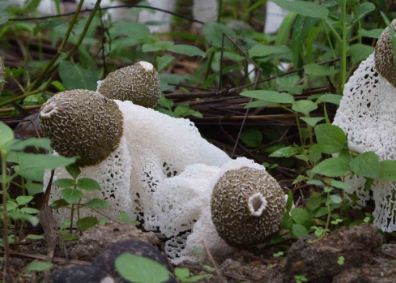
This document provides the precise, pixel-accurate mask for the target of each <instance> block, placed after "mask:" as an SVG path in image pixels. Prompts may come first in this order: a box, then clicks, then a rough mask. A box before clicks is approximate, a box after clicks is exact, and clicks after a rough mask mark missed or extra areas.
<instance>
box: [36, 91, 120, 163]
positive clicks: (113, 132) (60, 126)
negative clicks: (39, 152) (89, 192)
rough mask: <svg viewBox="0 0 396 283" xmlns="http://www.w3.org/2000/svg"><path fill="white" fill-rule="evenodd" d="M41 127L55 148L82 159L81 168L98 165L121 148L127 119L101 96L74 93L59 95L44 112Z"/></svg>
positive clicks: (109, 101)
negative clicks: (120, 144)
mask: <svg viewBox="0 0 396 283" xmlns="http://www.w3.org/2000/svg"><path fill="white" fill-rule="evenodd" d="M39 116H40V122H41V127H42V129H43V131H44V133H45V134H46V136H48V137H49V138H50V139H51V141H52V146H53V148H54V149H55V150H56V151H57V152H58V153H59V154H60V155H63V156H66V157H72V156H79V157H80V159H79V160H78V161H77V164H78V165H79V166H82V167H83V166H89V165H95V164H98V163H100V162H101V161H103V160H104V159H106V158H107V157H108V156H109V155H110V154H111V153H112V152H113V151H114V150H115V149H116V148H117V147H118V145H119V142H120V140H121V136H122V134H123V116H122V113H121V111H120V110H119V108H118V106H117V104H116V103H115V102H114V101H113V100H111V99H108V98H106V97H104V96H102V95H100V94H99V93H97V92H94V91H89V90H70V91H65V92H61V93H58V94H56V95H55V96H53V97H52V98H51V99H49V100H48V101H47V102H46V103H45V104H43V106H42V107H41V110H40V115H39Z"/></svg>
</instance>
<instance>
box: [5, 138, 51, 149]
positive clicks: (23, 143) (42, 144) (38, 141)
mask: <svg viewBox="0 0 396 283" xmlns="http://www.w3.org/2000/svg"><path fill="white" fill-rule="evenodd" d="M28 146H31V147H35V148H43V149H46V150H51V141H50V139H48V138H29V139H27V140H18V141H16V142H15V143H14V144H13V145H12V148H11V149H12V150H23V149H25V148H26V147H28Z"/></svg>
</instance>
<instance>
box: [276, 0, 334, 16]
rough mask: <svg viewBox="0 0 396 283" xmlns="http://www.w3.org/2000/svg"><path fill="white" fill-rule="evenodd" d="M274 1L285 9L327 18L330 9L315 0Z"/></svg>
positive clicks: (302, 14) (304, 14) (303, 14)
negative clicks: (312, 0) (313, 0)
mask: <svg viewBox="0 0 396 283" xmlns="http://www.w3.org/2000/svg"><path fill="white" fill-rule="evenodd" d="M273 2H274V3H275V4H277V5H279V6H280V7H282V8H283V9H285V10H288V11H290V12H294V13H297V14H299V15H301V16H306V17H312V18H320V19H326V18H327V15H328V14H329V10H328V9H327V8H326V7H325V6H324V5H320V4H317V3H314V2H309V1H289V0H273Z"/></svg>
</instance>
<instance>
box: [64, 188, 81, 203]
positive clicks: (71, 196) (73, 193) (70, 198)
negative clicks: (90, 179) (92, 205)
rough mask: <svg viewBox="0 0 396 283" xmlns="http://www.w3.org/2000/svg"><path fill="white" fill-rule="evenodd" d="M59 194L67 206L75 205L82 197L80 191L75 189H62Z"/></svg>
mask: <svg viewBox="0 0 396 283" xmlns="http://www.w3.org/2000/svg"><path fill="white" fill-rule="evenodd" d="M61 194H62V197H63V199H64V200H65V201H67V202H68V203H69V204H77V203H78V202H79V201H80V200H81V197H82V195H83V193H82V192H81V191H79V190H75V189H63V190H62V191H61Z"/></svg>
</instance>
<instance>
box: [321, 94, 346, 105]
mask: <svg viewBox="0 0 396 283" xmlns="http://www.w3.org/2000/svg"><path fill="white" fill-rule="evenodd" d="M341 98H342V95H339V94H331V93H328V94H322V95H321V96H319V98H318V100H316V103H318V104H319V103H325V102H327V103H332V104H335V105H340V100H341Z"/></svg>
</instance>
